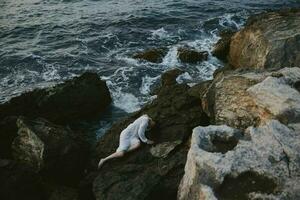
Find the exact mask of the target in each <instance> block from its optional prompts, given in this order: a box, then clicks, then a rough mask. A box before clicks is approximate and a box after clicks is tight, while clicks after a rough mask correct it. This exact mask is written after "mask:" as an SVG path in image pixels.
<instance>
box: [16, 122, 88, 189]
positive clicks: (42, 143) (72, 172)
mask: <svg viewBox="0 0 300 200" xmlns="http://www.w3.org/2000/svg"><path fill="white" fill-rule="evenodd" d="M17 125H18V128H19V130H18V136H17V137H16V138H15V139H14V141H13V144H12V152H13V157H14V159H15V160H16V161H18V162H19V163H21V164H23V165H26V166H28V167H29V168H31V169H32V170H33V171H36V172H42V174H44V175H45V176H47V177H50V178H51V179H54V180H55V179H56V180H58V181H59V182H63V181H66V182H67V183H70V184H72V182H76V181H77V182H78V180H79V179H80V178H81V177H82V175H83V170H84V167H85V163H86V162H87V156H88V145H87V144H86V143H85V140H84V139H83V138H80V135H79V134H75V133H74V132H72V131H71V130H68V129H66V128H64V127H62V126H57V125H54V124H52V123H50V122H48V121H46V120H43V119H37V120H26V119H24V118H19V119H18V120H17Z"/></svg>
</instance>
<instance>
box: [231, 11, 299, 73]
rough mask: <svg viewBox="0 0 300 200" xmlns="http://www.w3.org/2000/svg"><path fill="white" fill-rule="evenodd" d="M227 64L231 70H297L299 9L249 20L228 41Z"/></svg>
mask: <svg viewBox="0 0 300 200" xmlns="http://www.w3.org/2000/svg"><path fill="white" fill-rule="evenodd" d="M229 63H230V64H231V65H232V66H233V67H234V68H281V67H299V63H300V9H287V10H281V11H275V12H267V13H263V14H258V15H255V16H252V17H250V18H249V20H248V22H247V24H246V26H245V28H243V29H242V30H240V31H239V32H237V33H236V34H235V35H234V36H233V37H232V40H231V43H230V53H229Z"/></svg>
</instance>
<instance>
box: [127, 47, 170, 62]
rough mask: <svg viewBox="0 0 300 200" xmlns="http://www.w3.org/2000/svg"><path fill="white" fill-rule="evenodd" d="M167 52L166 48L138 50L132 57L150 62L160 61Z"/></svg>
mask: <svg viewBox="0 0 300 200" xmlns="http://www.w3.org/2000/svg"><path fill="white" fill-rule="evenodd" d="M166 54H167V49H164V48H158V49H148V50H145V51H143V52H139V53H137V54H135V55H134V56H133V58H134V59H142V60H146V61H148V62H152V63H161V62H162V60H163V58H164V57H165V55H166Z"/></svg>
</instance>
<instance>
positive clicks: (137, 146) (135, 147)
mask: <svg viewBox="0 0 300 200" xmlns="http://www.w3.org/2000/svg"><path fill="white" fill-rule="evenodd" d="M140 146H141V142H138V143H136V144H134V145H132V146H130V147H129V149H128V150H127V152H130V151H134V150H136V149H138V148H139V147H140ZM124 155H125V151H119V152H115V153H113V154H111V155H110V156H107V157H106V158H103V159H101V160H100V161H99V164H98V169H100V168H101V167H102V165H103V164H104V163H105V162H106V161H108V160H111V159H113V158H120V157H123V156H124Z"/></svg>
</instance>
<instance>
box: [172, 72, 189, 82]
mask: <svg viewBox="0 0 300 200" xmlns="http://www.w3.org/2000/svg"><path fill="white" fill-rule="evenodd" d="M191 80H193V78H192V77H191V75H190V74H189V73H188V72H185V73H183V74H180V75H179V76H178V77H177V78H176V82H177V83H179V84H181V83H184V82H185V81H191Z"/></svg>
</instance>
